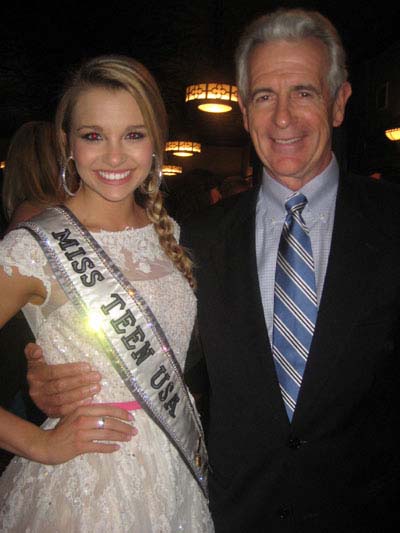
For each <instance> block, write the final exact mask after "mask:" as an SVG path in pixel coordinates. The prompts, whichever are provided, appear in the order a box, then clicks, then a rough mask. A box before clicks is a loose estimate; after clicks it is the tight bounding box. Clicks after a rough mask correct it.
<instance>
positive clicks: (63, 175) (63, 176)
mask: <svg viewBox="0 0 400 533" xmlns="http://www.w3.org/2000/svg"><path fill="white" fill-rule="evenodd" d="M71 159H73V157H72V155H70V156H68V159H67V161H66V162H65V164H64V165H63V166H62V167H61V171H60V177H61V183H62V186H63V189H64V191H65V192H66V194H67V195H68V196H75V193H74V192H71V190H70V189H69V187H68V185H67V166H68V163H69V162H70V161H71Z"/></svg>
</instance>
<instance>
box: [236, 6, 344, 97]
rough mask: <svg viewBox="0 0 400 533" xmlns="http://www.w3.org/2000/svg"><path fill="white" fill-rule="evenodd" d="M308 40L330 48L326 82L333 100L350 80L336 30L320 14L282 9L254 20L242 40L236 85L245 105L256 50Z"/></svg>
mask: <svg viewBox="0 0 400 533" xmlns="http://www.w3.org/2000/svg"><path fill="white" fill-rule="evenodd" d="M308 37H315V38H317V39H319V40H320V41H322V42H323V43H324V44H325V46H326V48H327V51H328V54H329V59H330V68H329V72H328V79H327V81H328V86H329V89H330V93H331V96H332V97H334V96H335V95H336V93H337V91H338V90H339V88H340V87H341V85H342V84H343V83H344V82H345V81H346V80H347V68H346V52H345V50H344V47H343V44H342V40H341V38H340V36H339V34H338V32H337V30H336V28H335V27H334V26H333V24H332V23H331V22H330V21H329V20H328V19H327V18H326V17H324V16H323V15H321V13H318V12H317V11H307V10H304V9H284V8H281V9H277V10H276V11H274V12H272V13H270V14H268V15H264V16H262V17H259V18H258V19H256V20H254V21H253V22H252V23H251V24H250V25H249V26H248V27H247V28H246V29H245V31H244V33H243V35H242V36H241V38H240V41H239V45H238V47H237V50H236V55H235V59H236V82H237V86H238V89H239V94H240V96H241V97H242V100H243V102H247V99H248V91H249V79H248V63H249V57H250V53H251V51H252V50H253V48H254V47H255V46H257V45H258V44H263V43H268V42H271V41H279V40H285V41H299V40H301V39H306V38H308Z"/></svg>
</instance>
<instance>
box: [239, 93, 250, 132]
mask: <svg viewBox="0 0 400 533" xmlns="http://www.w3.org/2000/svg"><path fill="white" fill-rule="evenodd" d="M238 104H239V107H240V111H241V112H242V117H243V126H244V129H245V130H246V131H249V118H248V114H247V107H246V105H245V104H244V103H243V100H242V97H241V96H240V95H238Z"/></svg>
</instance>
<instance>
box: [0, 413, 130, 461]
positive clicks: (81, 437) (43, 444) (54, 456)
mask: <svg viewBox="0 0 400 533" xmlns="http://www.w3.org/2000/svg"><path fill="white" fill-rule="evenodd" d="M132 420H133V417H132V415H131V414H130V413H128V412H127V411H125V410H124V409H119V408H117V407H111V406H104V405H90V406H85V407H79V408H78V409H76V410H75V412H74V413H72V414H71V415H68V416H67V417H65V418H64V419H62V420H61V421H60V422H59V423H58V425H57V426H56V427H55V428H54V429H48V430H45V429H42V428H40V427H38V426H36V425H35V424H32V423H30V422H27V421H26V420H23V419H22V418H20V417H18V416H15V415H13V414H12V413H9V412H8V411H5V410H4V409H2V408H0V447H1V448H4V449H5V450H7V451H9V452H11V453H13V454H15V455H20V456H22V457H26V458H27V459H31V460H32V461H36V462H38V463H44V464H51V465H54V464H59V463H64V462H65V461H68V460H70V459H73V458H74V457H76V456H77V455H80V454H83V453H93V452H97V453H112V452H114V451H116V450H118V449H119V445H118V444H115V443H114V442H115V441H120V442H123V441H129V440H130V439H131V438H132V436H133V435H135V434H136V433H137V430H136V429H135V428H134V427H132V426H131V425H130V424H129V422H131V421H132ZM99 422H101V424H99ZM102 441H112V442H102Z"/></svg>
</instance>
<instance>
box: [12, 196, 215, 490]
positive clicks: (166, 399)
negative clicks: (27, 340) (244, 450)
mask: <svg viewBox="0 0 400 533" xmlns="http://www.w3.org/2000/svg"><path fill="white" fill-rule="evenodd" d="M18 227H23V228H25V229H27V230H29V231H30V232H31V233H32V235H33V236H34V237H35V238H36V239H37V241H38V242H39V244H40V246H41V248H42V250H43V251H44V253H45V255H46V257H47V259H48V261H49V264H50V266H51V268H52V270H53V272H54V274H55V276H56V278H57V280H58V282H59V284H60V285H61V287H62V288H63V290H64V292H65V293H66V295H67V296H68V298H69V299H70V300H71V301H72V302H73V304H74V305H75V307H76V308H77V310H78V311H79V312H80V314H81V316H82V319H83V320H85V321H88V327H89V323H92V324H97V327H96V328H95V329H92V330H90V331H93V334H96V335H97V337H98V339H99V340H100V342H101V344H102V347H103V349H104V352H105V353H106V355H107V357H108V358H109V360H110V362H111V363H112V365H113V366H114V368H115V369H116V371H117V372H118V374H119V375H120V377H121V379H122V380H123V381H124V383H125V385H126V386H127V387H128V389H129V390H130V392H131V393H132V395H133V396H134V398H135V400H136V401H138V402H139V403H140V405H141V406H142V408H143V409H144V410H145V411H146V412H147V413H148V414H149V416H150V417H151V418H152V419H153V420H154V421H155V422H156V423H157V424H158V425H159V427H160V428H161V429H162V430H163V431H164V433H165V434H166V435H167V437H168V438H169V440H170V441H171V442H172V444H173V445H174V446H175V447H176V449H177V450H178V452H179V453H180V456H181V457H182V459H183V460H184V462H185V464H186V465H187V467H188V468H189V470H190V472H191V473H192V475H193V476H194V478H195V479H196V481H197V482H198V484H199V485H200V487H201V489H202V491H203V492H204V494H205V495H206V496H207V452H206V449H205V446H204V436H203V431H202V428H201V424H200V420H199V417H198V414H197V412H196V410H195V409H194V408H193V405H192V402H191V400H190V397H189V394H188V390H187V388H186V385H185V384H184V381H183V376H182V371H181V368H180V366H179V363H178V362H177V360H176V357H175V355H174V353H173V351H172V348H171V347H170V345H169V343H168V341H167V339H166V336H165V334H164V332H163V330H162V329H161V327H160V325H159V323H158V322H157V319H156V318H155V316H154V315H153V313H152V311H151V309H150V308H149V306H148V305H147V304H146V302H145V301H144V299H143V298H142V297H141V296H140V294H139V293H138V291H137V290H136V289H135V288H134V287H133V286H132V285H131V284H130V282H129V281H128V280H127V279H126V278H125V276H124V275H123V274H122V272H121V271H120V270H119V269H118V268H117V267H116V265H115V264H114V263H113V262H112V261H111V259H110V258H109V257H108V255H107V254H106V253H105V251H104V250H103V249H102V248H101V246H100V245H99V244H98V243H97V241H96V240H95V239H94V238H93V236H92V235H91V234H90V233H89V232H88V231H87V230H86V228H84V227H83V226H82V225H81V224H80V222H79V221H78V220H77V219H76V217H75V216H74V215H73V213H71V211H70V210H69V209H68V208H66V207H65V206H63V207H56V208H51V209H46V210H45V211H44V212H43V213H42V214H40V215H38V216H37V217H34V218H33V219H31V220H29V221H26V222H22V223H21V224H20V225H19V226H18Z"/></svg>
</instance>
